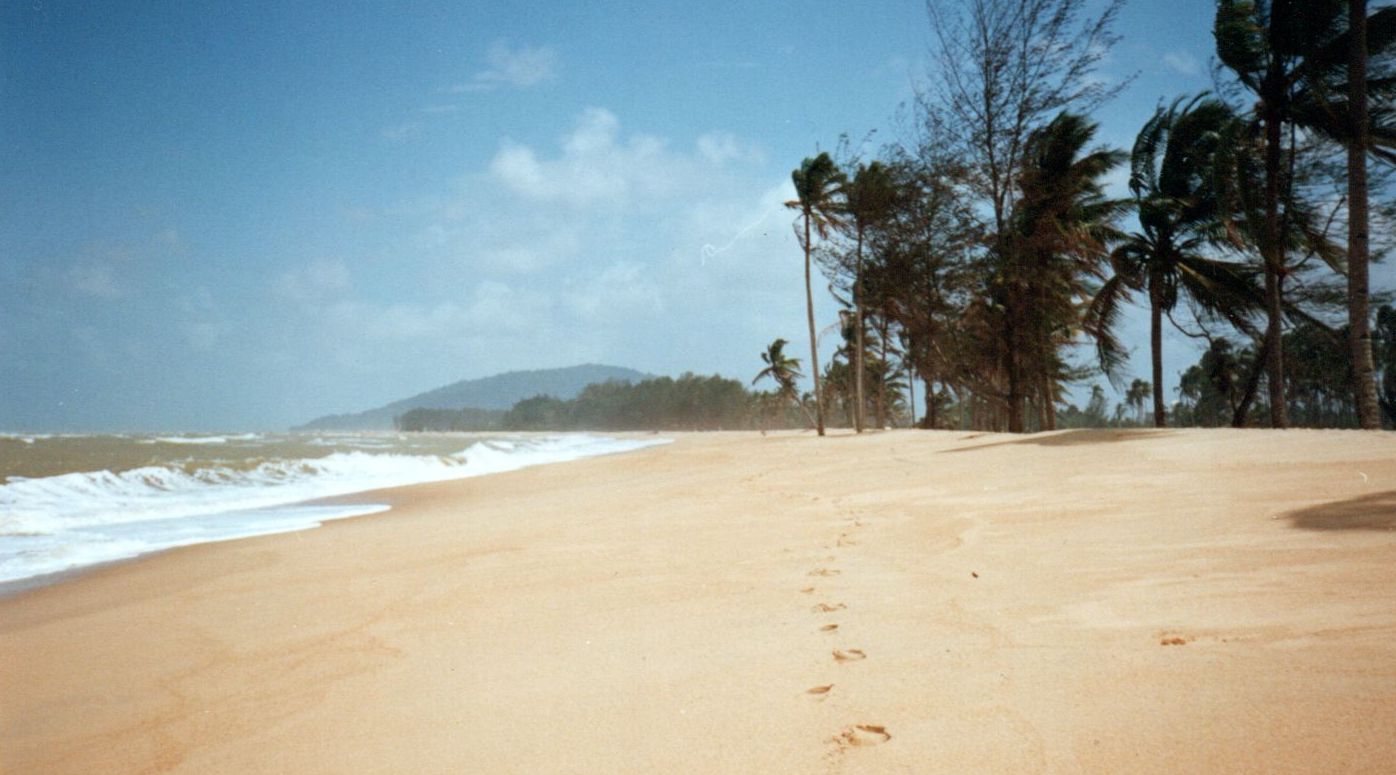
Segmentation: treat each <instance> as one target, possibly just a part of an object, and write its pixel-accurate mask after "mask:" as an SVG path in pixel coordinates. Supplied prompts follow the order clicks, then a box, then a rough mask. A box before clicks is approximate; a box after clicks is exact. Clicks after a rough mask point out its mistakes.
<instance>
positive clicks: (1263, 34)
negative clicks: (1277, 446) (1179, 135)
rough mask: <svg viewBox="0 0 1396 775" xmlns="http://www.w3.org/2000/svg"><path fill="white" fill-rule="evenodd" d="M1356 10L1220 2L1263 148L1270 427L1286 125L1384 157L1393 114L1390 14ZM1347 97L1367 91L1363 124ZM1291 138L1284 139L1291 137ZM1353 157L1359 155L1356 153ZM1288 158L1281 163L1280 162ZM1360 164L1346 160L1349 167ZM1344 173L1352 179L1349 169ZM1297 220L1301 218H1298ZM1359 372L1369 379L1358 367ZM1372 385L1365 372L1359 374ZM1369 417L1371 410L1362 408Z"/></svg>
mask: <svg viewBox="0 0 1396 775" xmlns="http://www.w3.org/2000/svg"><path fill="white" fill-rule="evenodd" d="M1364 8H1365V4H1363V7H1358V6H1356V5H1354V6H1352V8H1351V9H1350V8H1349V2H1345V1H1344V0H1218V3H1217V15H1216V25H1215V35H1216V41H1217V56H1218V58H1219V59H1220V60H1221V61H1222V63H1223V64H1224V65H1226V66H1227V67H1228V68H1229V69H1231V70H1232V71H1233V73H1234V74H1235V75H1236V78H1237V80H1238V81H1240V83H1241V84H1242V85H1243V86H1245V87H1246V88H1247V89H1248V90H1250V91H1251V92H1252V93H1254V94H1255V95H1256V96H1257V97H1258V98H1259V106H1258V108H1257V118H1258V123H1259V128H1260V130H1261V135H1262V137H1263V144H1262V147H1263V149H1264V170H1265V174H1264V181H1265V193H1264V209H1265V213H1264V222H1263V227H1262V228H1261V229H1259V230H1258V231H1259V235H1258V236H1259V237H1260V239H1259V240H1258V245H1259V247H1260V251H1261V254H1262V255H1263V256H1264V258H1265V295H1266V311H1267V314H1268V315H1269V324H1268V326H1267V328H1266V349H1267V351H1268V363H1267V371H1268V373H1269V381H1268V384H1269V390H1270V419H1271V424H1272V425H1274V426H1275V427H1281V428H1282V427H1286V426H1287V425H1288V418H1287V416H1286V404H1287V401H1286V398H1285V393H1284V348H1283V341H1282V339H1281V314H1282V308H1283V294H1284V279H1285V275H1286V273H1287V271H1288V269H1289V267H1288V263H1287V260H1286V254H1287V250H1288V241H1289V239H1290V236H1289V235H1287V234H1286V233H1285V232H1286V227H1287V226H1289V225H1291V224H1292V223H1294V222H1296V221H1297V220H1299V219H1297V218H1295V217H1294V216H1293V215H1292V214H1291V211H1292V209H1293V208H1292V207H1291V206H1286V207H1285V210H1284V212H1283V214H1282V213H1281V204H1282V202H1286V201H1289V200H1292V191H1293V186H1294V180H1293V175H1292V167H1291V164H1292V157H1293V154H1294V153H1295V148H1294V147H1293V142H1292V141H1291V142H1290V144H1289V147H1288V149H1286V147H1285V134H1286V133H1285V129H1286V128H1287V127H1288V128H1291V129H1295V128H1297V129H1301V130H1303V131H1304V132H1306V133H1312V134H1314V135H1318V136H1322V137H1327V138H1330V139H1333V140H1336V141H1338V142H1339V143H1343V144H1345V145H1349V146H1352V147H1353V148H1354V151H1356V150H1359V149H1358V148H1357V147H1358V146H1361V148H1360V150H1362V151H1366V152H1370V153H1372V154H1374V155H1376V156H1378V157H1379V158H1384V159H1386V160H1388V161H1390V160H1393V159H1396V155H1393V148H1394V147H1396V146H1394V145H1393V141H1396V112H1393V108H1392V104H1391V98H1392V97H1393V96H1396V77H1393V76H1392V74H1391V68H1390V65H1391V61H1390V56H1391V55H1392V53H1393V52H1396V10H1394V9H1390V8H1384V9H1382V10H1379V11H1377V12H1375V13H1373V14H1371V15H1370V16H1365V15H1364V10H1363V9H1364ZM1348 10H1352V11H1353V13H1355V14H1357V15H1358V16H1359V17H1360V21H1362V22H1363V24H1362V26H1363V27H1364V28H1365V29H1364V30H1361V31H1359V34H1360V35H1362V36H1364V37H1365V39H1366V45H1365V47H1364V49H1363V50H1362V51H1360V52H1358V56H1357V60H1353V61H1359V60H1360V61H1362V63H1363V64H1362V74H1361V79H1360V80H1363V81H1365V84H1361V85H1362V86H1365V88H1363V89H1359V90H1358V92H1354V91H1353V89H1352V87H1353V86H1354V84H1351V83H1349V82H1348V77H1349V75H1350V74H1351V73H1352V72H1353V71H1352V70H1350V69H1349V65H1350V55H1352V54H1353V50H1352V49H1353V43H1354V40H1353V39H1352V37H1351V32H1352V30H1351V26H1352V25H1351V24H1350V23H1349V22H1348V20H1347V19H1345V18H1344V17H1345V16H1346V15H1347V14H1345V11H1348ZM1369 57H1375V58H1376V61H1382V60H1385V61H1384V62H1383V64H1384V67H1383V68H1382V72H1380V73H1378V74H1377V77H1374V78H1367V77H1366V67H1365V63H1366V61H1367V60H1368V58H1369ZM1354 93H1360V94H1361V96H1360V97H1359V99H1363V100H1365V98H1366V95H1368V94H1370V95H1371V96H1372V98H1373V109H1372V110H1370V111H1364V112H1366V113H1367V115H1366V116H1364V117H1363V118H1369V119H1370V120H1368V121H1354V120H1352V116H1353V115H1354V114H1353V113H1351V111H1350V107H1351V106H1350V105H1349V104H1348V100H1349V99H1350V98H1351V96H1352V95H1353V94H1354ZM1291 136H1292V135H1291ZM1354 156H1356V157H1360V156H1361V154H1360V153H1354ZM1287 161H1288V162H1289V163H1287ZM1354 161H1358V159H1356V158H1353V157H1350V166H1352V165H1351V162H1354ZM1350 175H1351V173H1350ZM1359 180H1360V181H1361V182H1360V184H1359V185H1358V188H1357V190H1358V191H1359V192H1360V195H1359V196H1355V197H1354V201H1353V203H1352V206H1353V207H1354V208H1355V212H1351V213H1350V218H1349V220H1350V221H1352V222H1354V223H1356V224H1358V228H1359V229H1361V226H1362V224H1365V223H1366V190H1365V168H1364V170H1363V172H1362V173H1361V177H1360V179H1359ZM1301 215H1302V214H1301ZM1365 238H1366V235H1365V232H1364V233H1362V234H1360V235H1359V239H1358V244H1356V245H1354V248H1355V251H1354V252H1355V255H1354V256H1353V258H1354V259H1355V261H1356V262H1357V263H1358V264H1359V266H1358V267H1357V271H1358V277H1359V280H1358V282H1357V283H1355V284H1354V286H1353V287H1351V288H1350V294H1356V295H1357V296H1360V297H1362V298H1351V299H1350V302H1356V303H1354V304H1352V305H1351V306H1350V311H1351V312H1356V313H1358V314H1359V316H1360V320H1356V321H1354V323H1355V326H1354V331H1355V333H1354V339H1353V342H1354V343H1355V345H1356V343H1359V342H1362V341H1364V337H1366V333H1365V329H1366V326H1367V321H1366V303H1365V296H1366V288H1365V283H1363V282H1361V280H1362V279H1365V275H1366V255H1365V244H1366V243H1365ZM1362 348H1368V349H1369V346H1368V345H1366V344H1362V345H1360V346H1355V347H1354V358H1355V360H1358V361H1366V362H1367V363H1370V357H1369V356H1366V354H1365V352H1363V351H1362ZM1359 372H1360V373H1362V374H1364V375H1367V374H1369V372H1368V371H1367V370H1366V367H1365V365H1364V366H1363V367H1362V368H1360V369H1359ZM1363 378H1364V379H1367V380H1368V382H1370V377H1369V376H1364V377H1363ZM1372 390H1373V388H1372V387H1371V386H1370V385H1365V386H1359V391H1358V392H1359V394H1363V395H1367V396H1369V397H1370V394H1371V391H1372ZM1366 414H1367V415H1368V416H1369V417H1368V419H1369V420H1370V421H1374V417H1371V416H1370V415H1372V411H1371V408H1370V407H1367V411H1366Z"/></svg>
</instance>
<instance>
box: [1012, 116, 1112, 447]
mask: <svg viewBox="0 0 1396 775" xmlns="http://www.w3.org/2000/svg"><path fill="white" fill-rule="evenodd" d="M1096 129H1097V125H1096V124H1093V123H1091V122H1090V121H1088V120H1087V119H1086V118H1085V117H1083V116H1078V115H1075V114H1071V113H1063V114H1061V115H1059V116H1058V117H1057V118H1055V119H1054V120H1053V121H1052V122H1051V123H1049V124H1048V125H1047V126H1045V127H1043V128H1042V129H1039V130H1038V131H1036V132H1034V133H1033V134H1032V135H1030V136H1029V138H1028V143H1027V146H1026V148H1025V160H1024V167H1023V172H1022V175H1021V177H1020V180H1019V183H1018V185H1019V189H1020V191H1021V193H1022V196H1021V199H1020V200H1019V202H1018V205H1017V207H1016V208H1015V210H1014V216H1013V222H1012V224H1011V232H1010V233H1009V234H1008V235H1007V239H1005V240H1004V241H1003V242H1002V246H1003V247H1002V254H1001V255H1000V256H998V257H997V258H998V264H997V266H996V270H995V273H994V276H993V278H992V280H991V288H990V297H991V300H992V307H993V308H994V309H995V310H996V311H998V312H999V313H1000V315H1001V318H1000V320H999V325H1000V330H1001V332H1002V333H1001V337H1002V340H1003V341H1002V347H1001V348H1000V350H999V352H1000V354H1001V356H1002V357H1003V359H1004V361H1003V369H1004V373H1005V376H1006V378H1007V388H1008V395H1007V400H1008V424H1009V430H1010V431H1012V432H1015V433H1020V432H1022V431H1023V430H1024V417H1023V408H1024V407H1023V402H1024V400H1025V398H1027V397H1028V396H1029V395H1036V396H1037V397H1038V400H1039V403H1040V404H1041V405H1043V406H1046V405H1049V404H1051V403H1053V402H1054V401H1055V394H1056V387H1055V385H1054V384H1053V382H1054V377H1053V375H1054V374H1058V373H1062V372H1063V371H1065V365H1064V364H1063V363H1062V362H1061V361H1060V360H1059V356H1058V347H1057V344H1058V343H1059V342H1061V341H1062V340H1064V339H1070V338H1071V337H1072V336H1073V335H1074V333H1075V331H1074V329H1075V328H1076V326H1077V325H1078V321H1079V320H1080V315H1079V313H1078V310H1077V307H1076V305H1077V302H1078V300H1079V299H1081V298H1084V297H1086V296H1087V295H1088V290H1087V289H1088V287H1089V284H1090V283H1091V282H1092V280H1093V278H1100V277H1102V276H1103V274H1104V272H1103V270H1102V266H1103V264H1104V263H1105V258H1106V256H1107V254H1108V251H1109V245H1110V244H1111V243H1112V242H1113V241H1114V240H1115V239H1116V237H1117V234H1118V232H1117V231H1116V229H1115V225H1114V224H1115V221H1116V220H1117V219H1118V218H1119V217H1120V215H1121V214H1122V213H1123V212H1124V210H1125V203H1124V202H1120V201H1116V200H1112V199H1109V198H1108V197H1106V196H1105V192H1104V182H1103V181H1104V177H1105V175H1106V174H1107V173H1109V171H1110V170H1111V169H1112V168H1113V167H1115V166H1116V165H1117V164H1119V163H1120V162H1121V161H1123V159H1124V154H1123V153H1122V152H1120V151H1116V150H1112V149H1106V148H1097V149H1093V150H1087V146H1088V145H1089V144H1090V142H1091V141H1092V139H1093V138H1094V137H1095V132H1096ZM1034 379H1036V380H1037V381H1038V384H1033V381H1034ZM1050 414H1051V412H1049V411H1044V415H1050Z"/></svg>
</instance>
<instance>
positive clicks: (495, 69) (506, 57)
mask: <svg viewBox="0 0 1396 775" xmlns="http://www.w3.org/2000/svg"><path fill="white" fill-rule="evenodd" d="M485 58H486V61H488V62H489V67H488V68H487V69H485V70H481V71H480V72H478V73H476V74H475V75H474V76H472V77H471V79H470V80H469V81H467V82H466V83H460V84H456V85H454V86H451V87H449V88H447V90H446V91H448V92H452V93H456V94H460V93H463V92H483V91H494V90H495V89H498V88H500V87H505V86H507V87H512V88H515V89H526V88H528V87H530V86H536V85H538V84H540V83H544V82H547V81H551V80H553V79H554V78H556V77H557V52H555V51H553V49H552V48H550V47H548V46H520V47H518V48H511V47H510V46H509V44H507V43H504V42H503V41H499V42H496V43H494V44H493V45H491V46H490V48H489V51H487V52H486V54H485Z"/></svg>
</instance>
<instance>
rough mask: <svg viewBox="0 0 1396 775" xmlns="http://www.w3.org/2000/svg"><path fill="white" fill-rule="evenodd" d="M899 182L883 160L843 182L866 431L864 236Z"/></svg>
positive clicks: (860, 408)
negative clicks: (850, 237)
mask: <svg viewBox="0 0 1396 775" xmlns="http://www.w3.org/2000/svg"><path fill="white" fill-rule="evenodd" d="M897 194H898V192H897V186H896V183H895V182H894V181H893V180H892V171H891V170H890V169H889V168H888V167H887V165H885V164H883V163H882V162H880V161H874V162H872V163H871V164H864V165H860V166H859V167H858V169H857V170H856V171H855V172H854V174H853V179H852V180H850V181H848V183H847V184H845V186H844V199H845V203H846V209H847V211H848V216H849V221H850V222H851V225H852V227H853V237H854V251H855V252H854V270H853V315H854V324H853V325H854V330H855V331H856V334H857V342H856V343H855V348H856V349H855V357H854V365H853V372H854V380H855V385H854V387H855V396H856V398H855V400H856V402H857V409H856V411H855V413H854V427H855V428H856V429H857V431H858V433H862V432H863V426H864V425H865V424H866V422H865V420H864V416H863V415H864V412H865V411H866V409H865V407H867V403H866V401H865V400H864V398H863V381H864V380H863V375H864V368H863V360H864V358H865V357H866V355H865V353H866V352H867V347H866V345H865V344H864V342H863V296H864V294H863V239H864V237H865V236H866V235H867V231H868V229H870V228H873V227H875V226H876V225H877V224H879V223H881V222H882V221H884V220H886V219H887V218H888V217H889V215H890V213H891V210H892V207H893V205H894V202H895V201H896V198H897Z"/></svg>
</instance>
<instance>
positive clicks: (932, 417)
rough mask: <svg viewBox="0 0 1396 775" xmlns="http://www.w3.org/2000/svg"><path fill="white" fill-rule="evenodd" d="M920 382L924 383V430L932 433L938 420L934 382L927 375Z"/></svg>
mask: <svg viewBox="0 0 1396 775" xmlns="http://www.w3.org/2000/svg"><path fill="white" fill-rule="evenodd" d="M921 380H922V381H923V382H925V383H926V391H925V392H926V422H925V425H926V430H928V431H933V430H935V429H936V425H937V424H938V422H939V420H940V418H939V417H938V416H937V414H938V412H937V411H936V386H935V382H934V380H932V378H931V377H930V376H929V375H924V374H923V375H922V376H921ZM963 411H964V410H963V409H962V410H961V413H963Z"/></svg>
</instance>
